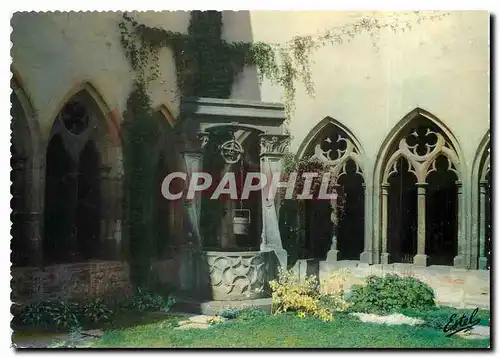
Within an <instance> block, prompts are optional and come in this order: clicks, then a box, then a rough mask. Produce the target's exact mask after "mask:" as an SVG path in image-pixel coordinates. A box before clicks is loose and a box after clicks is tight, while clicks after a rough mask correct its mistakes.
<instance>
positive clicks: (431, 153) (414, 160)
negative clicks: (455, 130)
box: [383, 128, 459, 183]
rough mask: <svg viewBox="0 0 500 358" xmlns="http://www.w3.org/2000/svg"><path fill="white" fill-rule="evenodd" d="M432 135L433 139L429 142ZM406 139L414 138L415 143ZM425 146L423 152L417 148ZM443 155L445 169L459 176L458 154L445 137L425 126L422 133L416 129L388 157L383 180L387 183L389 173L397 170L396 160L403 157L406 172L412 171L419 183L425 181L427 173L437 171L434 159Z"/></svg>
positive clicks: (391, 173)
mask: <svg viewBox="0 0 500 358" xmlns="http://www.w3.org/2000/svg"><path fill="white" fill-rule="evenodd" d="M432 137H434V138H435V141H433V142H429V139H430V138H432ZM408 139H410V140H414V141H415V144H412V145H410V144H408ZM422 147H423V148H425V152H424V153H423V154H422V153H419V149H421V148H422ZM440 156H444V157H445V158H446V159H447V161H448V165H447V170H449V171H452V172H454V173H455V174H456V175H457V178H459V173H458V170H457V168H458V167H459V165H458V163H459V161H458V156H457V154H456V153H455V151H454V150H453V149H452V147H451V145H450V144H449V143H448V142H447V141H446V139H445V137H444V136H443V135H442V134H441V133H439V132H435V131H433V130H431V129H430V128H426V131H425V133H423V135H421V134H419V133H418V132H417V131H416V130H414V131H412V132H411V133H410V134H409V135H408V136H407V137H405V138H402V139H401V140H400V141H399V146H398V149H397V150H396V151H395V152H394V153H393V154H392V156H391V157H390V158H389V160H388V162H387V165H386V170H385V172H384V177H383V182H384V183H387V182H388V179H389V177H390V176H391V175H393V174H395V173H397V172H398V168H397V162H398V160H399V159H400V158H401V157H403V158H405V159H406V162H407V163H408V172H410V173H413V174H414V175H415V177H416V179H417V182H419V183H425V182H426V179H427V177H428V175H429V174H430V173H432V172H435V171H437V168H436V160H437V159H438V158H439V157H440Z"/></svg>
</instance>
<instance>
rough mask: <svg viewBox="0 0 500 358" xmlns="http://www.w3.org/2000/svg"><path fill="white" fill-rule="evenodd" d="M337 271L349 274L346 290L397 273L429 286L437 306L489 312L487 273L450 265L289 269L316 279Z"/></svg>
mask: <svg viewBox="0 0 500 358" xmlns="http://www.w3.org/2000/svg"><path fill="white" fill-rule="evenodd" d="M341 268H345V269H347V270H349V271H350V272H351V275H349V278H348V279H347V285H346V286H347V291H349V289H350V287H351V286H352V285H355V284H361V283H363V282H364V280H365V278H366V277H368V276H370V275H377V276H382V275H385V274H397V275H400V276H412V277H415V278H417V279H419V280H420V281H423V282H425V283H427V284H428V285H429V286H431V287H432V288H433V289H434V292H435V295H436V303H437V304H438V305H446V306H452V307H457V308H476V307H479V308H486V309H490V272H489V271H484V270H466V269H458V268H455V267H452V266H429V267H417V266H414V265H412V264H402V263H395V264H389V265H368V264H364V263H360V262H358V261H339V262H338V263H337V265H335V266H333V265H328V264H327V263H326V262H325V261H323V262H318V261H317V260H299V261H297V263H296V264H295V266H294V268H293V269H294V270H295V272H296V273H297V275H299V277H300V278H304V277H305V276H306V275H311V274H313V275H314V274H319V278H320V280H323V279H326V278H327V277H328V272H329V271H331V270H337V269H341Z"/></svg>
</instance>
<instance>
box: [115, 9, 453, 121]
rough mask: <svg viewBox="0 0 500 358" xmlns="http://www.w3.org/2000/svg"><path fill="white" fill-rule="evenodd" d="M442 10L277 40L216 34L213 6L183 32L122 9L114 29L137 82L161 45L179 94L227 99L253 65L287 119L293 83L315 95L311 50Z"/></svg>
mask: <svg viewBox="0 0 500 358" xmlns="http://www.w3.org/2000/svg"><path fill="white" fill-rule="evenodd" d="M446 15H447V14H446V13H426V14H422V13H420V12H418V11H415V12H412V13H409V14H406V18H405V17H404V16H402V15H394V16H389V17H387V18H386V19H385V20H384V21H381V20H379V19H378V18H376V17H372V16H365V17H362V18H360V19H358V20H357V21H355V22H353V23H350V24H347V25H343V26H340V27H332V28H328V29H326V30H325V31H324V32H323V33H321V34H317V35H308V36H295V37H293V38H292V39H291V40H289V41H287V42H285V43H282V44H279V43H264V42H251V43H249V42H228V41H225V40H223V39H221V34H222V13H221V12H218V11H192V12H191V20H190V24H189V27H188V34H181V33H179V32H172V31H168V30H165V29H162V28H157V27H148V26H146V25H144V24H139V23H138V22H137V21H136V20H135V19H134V18H133V17H131V16H130V15H128V14H127V13H124V14H123V18H122V20H121V21H120V23H119V28H120V31H121V43H122V46H123V48H124V49H125V51H126V54H127V57H128V58H129V60H130V63H131V66H132V68H133V69H134V71H135V72H136V73H137V75H138V76H139V80H140V81H144V82H148V81H151V80H154V79H156V78H158V76H159V74H160V68H159V57H158V54H159V50H160V48H163V47H168V48H170V49H171V50H172V51H173V53H174V58H175V64H176V77H177V87H178V94H179V95H182V96H199V97H213V98H229V96H230V95H231V88H232V85H233V83H234V79H235V77H236V76H237V75H238V74H239V73H241V72H242V71H243V68H244V67H245V66H255V67H256V68H257V71H258V79H259V80H260V81H261V82H262V81H263V80H264V79H268V80H270V81H271V82H272V83H274V84H277V85H279V86H281V87H282V88H283V92H284V103H285V110H286V114H287V118H290V117H291V115H292V113H293V111H294V107H295V105H294V99H295V94H296V84H297V83H302V85H303V86H304V88H305V91H306V93H307V94H308V95H310V96H314V82H313V79H312V73H311V57H312V55H313V53H314V52H315V51H317V50H319V49H320V48H323V47H325V46H329V45H330V46H337V45H341V44H343V43H344V42H350V41H351V40H352V39H353V38H355V37H356V36H358V35H361V34H362V33H368V34H369V35H370V37H371V38H372V42H373V45H374V46H377V45H376V43H377V39H378V38H379V37H380V32H381V31H382V30H384V29H390V30H391V31H393V32H404V31H408V30H410V29H411V28H412V27H413V26H414V25H415V24H420V23H421V22H422V21H424V20H427V21H433V20H437V19H440V18H442V17H444V16H446Z"/></svg>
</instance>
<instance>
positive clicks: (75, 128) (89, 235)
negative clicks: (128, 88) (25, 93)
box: [44, 82, 123, 262]
mask: <svg viewBox="0 0 500 358" xmlns="http://www.w3.org/2000/svg"><path fill="white" fill-rule="evenodd" d="M111 117H112V113H111V111H110V109H109V107H108V106H107V104H106V102H105V100H104V99H103V98H102V96H101V95H100V94H99V92H98V91H97V90H96V89H95V87H94V86H93V85H91V84H90V83H88V82H84V83H82V84H79V85H77V86H75V87H73V88H72V89H71V90H70V91H69V92H68V93H67V94H66V96H65V97H64V99H63V101H62V102H61V105H60V107H59V110H58V112H57V114H56V115H55V116H54V121H53V124H52V128H51V131H50V135H49V141H48V147H47V148H48V150H47V157H46V161H47V165H46V168H47V172H46V173H47V183H46V205H45V207H46V209H49V212H46V213H45V222H46V224H47V225H49V226H48V227H47V228H46V235H45V239H46V240H52V239H51V238H50V237H51V236H53V235H55V234H54V232H55V231H54V230H56V229H55V226H57V224H55V223H53V222H52V221H53V219H51V218H53V217H55V216H57V215H59V214H62V211H64V210H66V211H68V212H75V214H74V215H73V218H71V217H67V218H66V219H67V220H69V221H71V222H72V225H73V226H74V228H75V229H74V230H73V231H72V232H71V233H70V231H68V233H67V236H69V237H71V238H70V239H69V240H72V242H70V243H68V245H66V248H67V251H68V252H71V253H75V255H76V256H75V257H71V255H68V252H66V253H59V252H56V251H57V250H56V249H54V248H55V247H56V246H57V245H55V243H54V242H46V243H45V245H44V247H45V248H46V250H47V253H48V255H49V257H47V259H48V260H50V261H53V262H60V258H62V259H69V260H80V259H93V258H100V259H103V258H104V259H114V258H116V256H118V255H119V247H118V243H119V242H120V235H121V228H120V226H121V211H122V208H121V195H122V194H121V193H122V188H121V185H122V175H123V157H122V148H121V140H120V138H119V135H118V136H117V134H118V133H119V132H118V130H117V128H116V124H115V123H114V121H113V119H112V118H111ZM113 126H114V127H115V128H113ZM54 141H55V142H54ZM55 144H58V146H57V148H58V149H57V150H55V149H54V145H55ZM49 149H50V150H49ZM59 152H60V153H59ZM61 155H62V156H63V157H67V158H68V159H67V160H66V161H62V162H61V161H60V160H59V159H58V158H59V156H61ZM58 162H61V163H66V164H58ZM58 165H59V166H61V165H63V167H58ZM59 177H60V178H67V180H66V183H67V185H66V186H67V187H65V188H59V189H60V190H67V191H68V195H69V197H70V198H72V201H71V203H72V204H71V205H69V204H67V205H66V204H62V203H60V200H59V199H57V195H56V194H54V190H58V186H57V181H58V180H59V179H58V178H59ZM61 200H62V199H61ZM68 200H69V199H68ZM68 205H69V206H68ZM61 208H63V209H61ZM85 217H91V218H92V219H91V221H92V222H90V221H88V220H86V219H85ZM90 226H92V229H90ZM68 230H70V229H68ZM53 231H54V232H53ZM75 231H76V233H75ZM57 240H59V239H57ZM61 240H63V239H61ZM61 245H62V244H61ZM62 246H63V247H64V245H62ZM91 246H95V247H96V249H95V250H94V251H92V250H91ZM91 251H92V252H91ZM90 252H91V253H90Z"/></svg>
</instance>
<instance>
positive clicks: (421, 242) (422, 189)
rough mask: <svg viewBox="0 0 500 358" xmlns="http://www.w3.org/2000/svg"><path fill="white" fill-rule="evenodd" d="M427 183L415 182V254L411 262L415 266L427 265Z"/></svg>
mask: <svg viewBox="0 0 500 358" xmlns="http://www.w3.org/2000/svg"><path fill="white" fill-rule="evenodd" d="M426 185H427V183H417V215H418V217H417V225H418V226H417V254H416V255H415V257H414V258H413V263H414V264H415V265H417V266H426V265H427V255H426V254H425V236H426V233H425V225H426V223H425V195H426Z"/></svg>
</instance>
